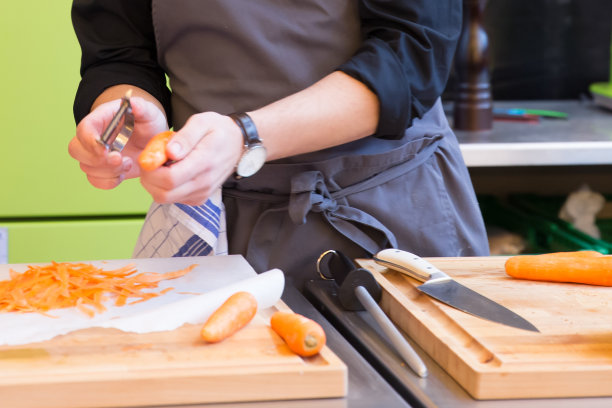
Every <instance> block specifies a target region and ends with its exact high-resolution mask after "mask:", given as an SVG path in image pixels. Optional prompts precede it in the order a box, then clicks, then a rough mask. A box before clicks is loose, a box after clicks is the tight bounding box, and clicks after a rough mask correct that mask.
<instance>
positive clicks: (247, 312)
mask: <svg viewBox="0 0 612 408" xmlns="http://www.w3.org/2000/svg"><path fill="white" fill-rule="evenodd" d="M255 313H257V299H255V296H253V295H252V294H250V293H249V292H242V291H241V292H236V293H234V294H233V295H232V296H230V297H229V298H227V300H226V301H225V302H223V304H222V305H221V306H219V308H218V309H217V310H215V311H214V312H213V314H212V315H211V316H210V317H209V318H208V320H207V321H206V323H204V326H202V330H201V332H200V334H201V336H202V338H203V339H204V340H205V341H206V342H208V343H217V342H219V341H221V340H224V339H226V338H228V337H229V336H231V335H232V334H234V333H236V332H237V331H238V330H240V329H242V328H243V327H244V326H246V325H247V324H248V323H249V322H250V321H251V320H252V319H253V317H254V316H255Z"/></svg>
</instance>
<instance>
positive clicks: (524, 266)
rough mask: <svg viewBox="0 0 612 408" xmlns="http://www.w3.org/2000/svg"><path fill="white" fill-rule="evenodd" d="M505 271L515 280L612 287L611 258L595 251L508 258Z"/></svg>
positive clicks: (611, 256)
mask: <svg viewBox="0 0 612 408" xmlns="http://www.w3.org/2000/svg"><path fill="white" fill-rule="evenodd" d="M505 270H506V273H507V274H508V275H510V276H512V277H514V278H518V279H529V280H538V281H550V282H570V283H585V284H589V285H600V286H612V255H603V254H601V253H599V252H596V251H575V252H553V253H549V254H542V255H517V256H513V257H510V258H508V260H507V261H506V263H505Z"/></svg>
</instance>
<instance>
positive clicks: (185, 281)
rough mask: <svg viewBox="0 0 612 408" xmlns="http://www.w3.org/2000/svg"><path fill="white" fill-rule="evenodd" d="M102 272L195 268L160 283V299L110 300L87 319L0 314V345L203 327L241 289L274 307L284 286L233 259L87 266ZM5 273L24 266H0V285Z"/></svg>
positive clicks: (72, 314) (70, 313) (271, 274)
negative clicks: (102, 330)
mask: <svg viewBox="0 0 612 408" xmlns="http://www.w3.org/2000/svg"><path fill="white" fill-rule="evenodd" d="M87 263H91V264H93V265H95V266H97V267H100V268H103V269H115V268H119V267H122V266H125V265H127V264H130V263H133V264H135V265H136V268H137V269H138V272H139V273H140V272H170V271H174V270H178V269H183V268H186V267H188V266H189V265H193V264H197V265H198V266H196V267H195V268H194V269H193V270H192V271H191V272H190V273H188V274H187V275H185V276H183V277H181V278H177V279H172V280H168V281H163V282H160V284H159V288H158V289H155V291H161V290H163V289H165V288H167V287H172V288H174V289H173V290H171V291H170V292H167V293H165V294H163V295H161V296H159V297H156V298H153V299H150V300H147V301H145V302H141V303H137V304H135V305H126V306H121V307H116V306H113V301H112V300H111V301H109V302H107V303H106V304H105V305H106V307H107V308H108V310H107V311H106V312H104V313H101V314H97V315H96V316H94V317H93V318H90V317H88V316H86V315H85V314H83V313H82V312H80V311H78V310H77V309H76V308H70V309H58V310H54V311H51V312H50V314H52V315H53V316H54V317H47V316H44V315H41V314H38V313H0V345H19V344H27V343H33V342H38V341H44V340H48V339H51V338H53V337H55V336H58V335H61V334H66V333H69V332H71V331H75V330H80V329H84V328H88V327H112V328H117V329H120V330H123V331H128V332H136V333H147V332H154V331H165V330H173V329H175V328H177V327H180V326H182V325H183V324H185V323H192V324H198V323H204V322H205V321H206V319H207V318H208V317H209V316H210V314H211V313H212V312H213V311H214V310H215V309H216V308H217V307H219V306H220V305H221V304H222V303H223V302H224V301H225V300H226V299H227V298H228V297H229V296H230V295H232V294H233V293H235V292H237V291H240V290H244V291H248V292H250V293H252V294H253V295H254V296H255V297H256V299H257V303H258V308H259V309H260V310H261V309H265V308H268V307H271V306H273V305H274V304H276V303H277V302H278V300H279V299H280V297H281V295H282V292H283V288H284V285H285V279H284V274H283V272H282V271H281V270H279V269H273V270H270V271H267V272H263V273H261V274H257V273H256V272H255V271H254V270H253V268H251V266H250V265H249V264H248V263H247V262H246V260H244V258H243V257H241V256H238V255H230V256H209V257H186V258H152V259H135V260H112V261H91V262H87ZM9 269H13V270H15V271H17V272H23V271H25V270H26V269H27V265H25V264H14V265H0V280H3V279H8V278H9Z"/></svg>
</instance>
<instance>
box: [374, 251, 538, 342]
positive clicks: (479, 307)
mask: <svg viewBox="0 0 612 408" xmlns="http://www.w3.org/2000/svg"><path fill="white" fill-rule="evenodd" d="M374 261H375V262H376V263H378V264H379V265H383V266H386V267H387V268H390V269H393V270H396V271H398V272H402V273H404V274H406V275H408V276H410V277H412V278H414V279H417V280H419V281H421V282H425V283H423V284H422V285H420V286H418V287H417V289H418V290H420V291H421V292H423V293H425V294H427V295H429V296H431V297H433V298H435V299H437V300H439V301H440V302H442V303H445V304H447V305H449V306H452V307H454V308H456V309H459V310H462V311H464V312H466V313H470V314H472V315H474V316H478V317H481V318H483V319H486V320H490V321H492V322H496V323H501V324H505V325H507V326H511V327H516V328H518V329H524V330H530V331H534V332H539V330H538V329H537V328H536V327H535V326H534V325H533V324H531V323H529V322H528V321H527V320H525V319H523V318H522V317H521V316H519V315H517V314H516V313H514V312H513V311H511V310H509V309H507V308H505V307H504V306H502V305H500V304H499V303H496V302H494V301H492V300H491V299H488V298H486V297H484V296H482V295H481V294H479V293H477V292H474V291H473V290H472V289H469V288H467V287H465V286H463V285H461V284H460V283H458V282H457V281H455V280H453V279H452V278H451V277H450V276H448V275H447V274H446V273H444V272H442V271H441V270H439V269H438V268H436V267H435V266H433V265H432V264H431V263H429V262H427V261H426V260H425V259H423V258H421V257H419V256H417V255H415V254H412V253H410V252H407V251H402V250H399V249H384V250H382V251H380V252H378V253H377V254H376V255H374Z"/></svg>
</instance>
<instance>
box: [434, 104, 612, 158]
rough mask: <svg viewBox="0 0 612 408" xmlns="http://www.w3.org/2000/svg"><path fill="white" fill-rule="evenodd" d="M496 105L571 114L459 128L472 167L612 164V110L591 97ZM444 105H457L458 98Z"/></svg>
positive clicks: (505, 107) (449, 107) (457, 133)
mask: <svg viewBox="0 0 612 408" xmlns="http://www.w3.org/2000/svg"><path fill="white" fill-rule="evenodd" d="M493 105H494V108H503V109H508V108H523V109H546V110H554V111H560V112H565V113H567V114H568V115H569V117H568V119H542V120H540V122H538V123H527V122H515V121H513V122H509V121H501V120H495V121H494V123H493V129H492V130H490V131H479V132H468V131H455V133H456V135H457V138H458V140H459V144H460V147H461V152H462V153H463V157H464V160H465V162H466V164H467V166H468V167H500V166H553V165H554V166H558V165H560V166H566V165H567V166H571V165H609V164H612V110H608V109H604V108H601V107H599V106H597V105H595V104H594V103H593V102H592V101H590V100H585V101H578V100H554V101H499V102H494V104H493ZM444 106H445V108H448V110H450V109H452V103H449V102H447V103H445V105H444ZM448 116H449V118H451V117H452V115H450V114H449V115H448ZM450 121H451V125H452V120H450Z"/></svg>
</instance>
